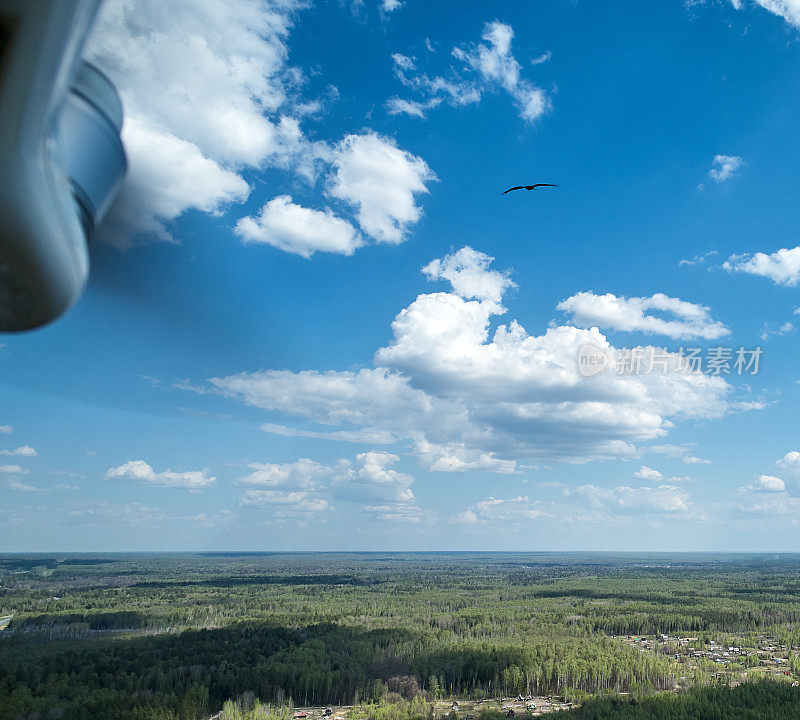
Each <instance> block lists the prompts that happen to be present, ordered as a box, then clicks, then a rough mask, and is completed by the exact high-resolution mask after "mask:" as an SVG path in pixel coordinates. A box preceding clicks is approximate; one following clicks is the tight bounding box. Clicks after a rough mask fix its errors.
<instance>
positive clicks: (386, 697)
mask: <svg viewBox="0 0 800 720" xmlns="http://www.w3.org/2000/svg"><path fill="white" fill-rule="evenodd" d="M799 573H800V557H797V556H744V555H741V556H724V555H708V556H705V555H684V556H656V555H589V554H573V555H570V554H567V555H564V554H559V555H550V554H499V553H498V554H494V553H485V554H481V553H453V554H444V553H443V554H439V553H425V554H377V553H376V554H369V553H364V554H343V553H337V554H312V553H302V554H270V553H251V554H248V553H227V554H220V553H205V554H202V553H200V554H187V555H172V554H142V555H102V554H93V555H86V556H71V555H47V556H45V555H42V556H35V555H16V556H0V577H1V579H0V616H3V618H4V620H3V623H5V622H7V623H8V624H7V627H6V628H5V629H4V630H2V631H0V717H2V718H4V719H5V718H9V719H13V720H16V719H17V718H20V719H23V720H44V719H45V718H53V719H54V720H58V719H59V718H64V719H65V720H78V719H83V718H87V719H89V718H109V719H115V718H120V719H121V718H137V719H140V720H147V719H156V718H158V719H163V720H173V719H178V718H181V719H185V720H195V719H198V718H209V717H211V716H212V714H215V713H218V712H222V715H221V716H220V717H221V718H228V717H236V718H249V717H254V718H255V717H259V718H261V717H263V718H267V717H269V718H272V719H273V720H289V719H290V718H291V711H292V708H295V707H297V708H299V707H308V706H327V705H331V706H352V707H349V709H348V711H347V712H348V715H349V717H350V718H353V720H358V719H359V718H365V719H367V720H412V719H413V718H432V717H434V716H438V715H440V714H441V712H440V711H439V710H438V709H437V708H439V707H440V706H441V705H442V702H443V701H444V700H447V701H448V702H449V701H450V699H461V700H462V701H466V700H469V701H474V702H478V701H480V700H483V699H490V698H494V699H498V700H500V699H502V698H514V697H517V698H523V697H527V696H536V697H540V696H541V697H550V696H558V697H559V698H561V701H562V702H563V703H565V704H569V705H570V709H567V710H563V711H561V713H560V714H554V715H553V717H559V718H561V717H564V718H566V717H575V718H606V717H620V718H638V717H663V718H665V719H666V718H695V717H703V718H713V717H720V718H721V717H741V718H756V717H758V718H761V717H763V718H783V717H798V716H800V688H799V687H796V681H797V680H799V679H800V677H798V675H797V674H796V673H797V671H798V670H800V661H798V659H797V658H796V657H795V653H796V652H797V653H798V655H799V656H800V627H799V626H798V618H800V574H799ZM0 627H2V625H0ZM683 635H686V636H691V637H688V638H683V639H681V637H682V636H683ZM644 637H647V638H651V639H650V640H648V641H647V643H649V644H647V643H645V645H642V646H637V645H636V644H635V643H636V642H639V640H640V639H641V638H644ZM631 638H633V639H631ZM659 638H660V640H659ZM680 642H684V645H683V646H681V647H677V644H678V643H680ZM709 648H711V650H709ZM714 648H720V652H716V651H714V652H713V653H712V650H713V649H714ZM723 648H730V649H731V650H733V649H734V648H736V652H735V653H734V652H732V653H728V652H727V650H726V651H725V653H724V654H725V656H726V657H725V659H724V660H722V659H721V657H722V652H721V649H723ZM729 655H730V657H728V656H729ZM712 657H715V658H716V660H713V661H712V660H711V659H710V658H712ZM437 702H438V705H437ZM700 708H705V710H703V712H704V713H705V714H701V715H698V714H697V713H698V712H700ZM709 708H711V709H709ZM786 708H794V709H793V710H792V711H791V712H793V713H794V714H786V713H787V712H789V710H787V709H786ZM459 712H461V715H459ZM492 712H497V711H490V710H483V711H481V712H477V713H476V714H477V716H478V717H484V716H485V717H486V720H491V718H490V715H491V713H492ZM450 713H451V714H453V713H454V714H455V716H456V717H462V716H465V713H464V712H463V711H459V710H456V709H455V707H454V709H453V710H452V711H450ZM714 713H717V714H714ZM719 713H722V714H719ZM737 713H738V714H737ZM518 714H519V713H518ZM500 715H501V716H502V717H504V718H505V717H507V715H506V714H502V713H501V714H500Z"/></svg>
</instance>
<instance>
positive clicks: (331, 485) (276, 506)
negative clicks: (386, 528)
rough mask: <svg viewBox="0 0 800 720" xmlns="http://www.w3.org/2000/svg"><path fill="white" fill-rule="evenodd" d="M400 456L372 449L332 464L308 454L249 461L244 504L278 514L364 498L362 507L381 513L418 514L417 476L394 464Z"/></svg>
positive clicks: (243, 481)
mask: <svg viewBox="0 0 800 720" xmlns="http://www.w3.org/2000/svg"><path fill="white" fill-rule="evenodd" d="M399 461H400V458H399V457H398V456H397V455H395V454H393V453H389V452H384V451H380V450H369V451H367V452H363V453H358V454H357V455H356V456H355V458H354V459H353V460H346V459H341V460H337V461H336V462H335V463H333V464H330V465H326V464H322V463H319V462H316V461H314V460H310V459H309V458H300V459H299V460H296V461H294V462H290V463H251V464H250V465H249V466H248V467H249V468H250V470H251V471H252V472H250V473H249V474H248V475H245V476H244V477H242V478H241V479H240V480H239V484H240V485H241V486H243V487H245V488H246V489H245V491H244V494H243V495H242V497H241V499H240V504H241V505H255V506H259V507H266V508H269V509H270V510H271V511H272V512H273V514H274V517H275V518H278V519H281V518H283V519H286V518H291V517H298V516H301V515H305V514H309V513H320V512H325V511H328V510H332V509H333V505H332V503H333V502H334V501H339V500H341V501H345V502H349V503H360V504H361V505H360V507H359V508H358V509H359V511H360V512H367V513H368V514H371V515H374V516H375V517H377V518H378V519H384V520H387V519H401V517H402V519H404V520H408V519H409V518H410V517H412V516H413V517H419V508H417V506H416V504H415V499H414V494H413V492H412V491H411V485H412V484H413V482H414V478H413V477H412V476H411V475H409V474H407V473H403V472H400V471H398V470H396V469H394V467H393V466H394V465H396V464H397V463H398V462H399ZM365 508H370V509H365ZM376 508H381V509H380V510H378V509H376ZM389 516H397V517H395V518H390V517H389Z"/></svg>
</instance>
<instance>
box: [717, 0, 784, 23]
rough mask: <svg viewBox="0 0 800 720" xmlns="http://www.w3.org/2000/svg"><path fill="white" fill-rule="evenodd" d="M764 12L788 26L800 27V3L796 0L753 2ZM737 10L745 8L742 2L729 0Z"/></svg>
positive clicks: (740, 0) (758, 0) (755, 0)
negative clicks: (769, 13) (783, 21)
mask: <svg viewBox="0 0 800 720" xmlns="http://www.w3.org/2000/svg"><path fill="white" fill-rule="evenodd" d="M753 2H754V3H756V4H758V5H760V6H761V7H762V8H764V9H765V10H768V11H769V12H771V13H773V14H774V15H778V16H779V17H782V18H783V19H784V20H785V21H786V22H788V23H789V24H790V25H794V26H795V27H800V2H798V0H753ZM730 3H731V5H733V7H735V8H736V9H737V10H741V9H742V8H743V7H744V6H745V4H746V3H745V2H744V0H730Z"/></svg>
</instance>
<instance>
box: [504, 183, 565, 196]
mask: <svg viewBox="0 0 800 720" xmlns="http://www.w3.org/2000/svg"><path fill="white" fill-rule="evenodd" d="M537 187H558V185H553V184H552V183H536V184H535V185H515V186H514V187H512V188H508V190H504V191H503V192H502V193H500V194H501V195H505V194H506V193H510V192H511V191H512V190H535V189H536V188H537Z"/></svg>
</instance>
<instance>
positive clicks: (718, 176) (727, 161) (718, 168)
mask: <svg viewBox="0 0 800 720" xmlns="http://www.w3.org/2000/svg"><path fill="white" fill-rule="evenodd" d="M742 165H744V160H742V158H740V157H739V156H738V155H715V156H714V160H713V162H712V163H711V169H710V170H709V171H708V176H709V177H710V178H711V179H712V180H713V181H714V182H718V183H723V182H727V181H728V180H730V179H731V178H732V177H733V176H734V175H736V173H737V172H739V170H740V169H741V167H742Z"/></svg>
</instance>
